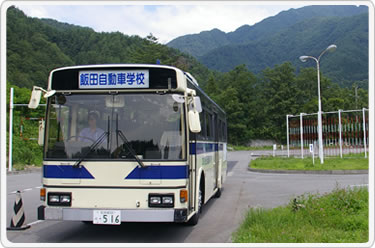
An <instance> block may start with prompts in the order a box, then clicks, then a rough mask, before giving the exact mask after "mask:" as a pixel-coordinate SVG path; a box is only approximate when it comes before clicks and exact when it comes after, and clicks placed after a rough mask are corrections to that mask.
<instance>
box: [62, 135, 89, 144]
mask: <svg viewBox="0 0 375 248" xmlns="http://www.w3.org/2000/svg"><path fill="white" fill-rule="evenodd" d="M72 138H82V139H87V140H90V141H92V142H93V143H94V142H95V140H93V139H91V138H88V137H85V136H79V135H73V136H70V137H69V138H68V139H67V140H66V141H69V140H71V139H72Z"/></svg>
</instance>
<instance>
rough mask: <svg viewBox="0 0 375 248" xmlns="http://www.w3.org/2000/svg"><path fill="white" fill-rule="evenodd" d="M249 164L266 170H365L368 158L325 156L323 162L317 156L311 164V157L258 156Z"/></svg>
mask: <svg viewBox="0 0 375 248" xmlns="http://www.w3.org/2000/svg"><path fill="white" fill-rule="evenodd" d="M249 166H251V168H254V169H266V170H367V169H368V166H369V162H368V158H364V157H359V156H358V157H356V156H354V157H353V156H350V157H344V158H325V160H324V164H321V163H320V160H319V158H315V165H313V162H312V158H311V157H309V158H304V159H301V158H284V157H272V156H269V157H260V158H257V159H256V160H253V161H251V162H250V164H249Z"/></svg>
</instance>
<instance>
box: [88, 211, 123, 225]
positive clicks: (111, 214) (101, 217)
mask: <svg viewBox="0 0 375 248" xmlns="http://www.w3.org/2000/svg"><path fill="white" fill-rule="evenodd" d="M92 222H93V224H98V225H120V224H121V211H120V210H94V211H93V221H92Z"/></svg>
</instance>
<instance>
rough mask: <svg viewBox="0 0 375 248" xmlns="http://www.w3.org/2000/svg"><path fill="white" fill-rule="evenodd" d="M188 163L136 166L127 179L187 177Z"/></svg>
mask: <svg viewBox="0 0 375 248" xmlns="http://www.w3.org/2000/svg"><path fill="white" fill-rule="evenodd" d="M186 178H188V166H187V165H170V166H166V165H158V166H153V165H151V166H146V167H144V168H142V167H136V168H134V170H133V171H132V172H130V174H129V175H128V176H127V177H125V179H186Z"/></svg>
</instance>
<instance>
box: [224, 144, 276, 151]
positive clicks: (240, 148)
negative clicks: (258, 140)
mask: <svg viewBox="0 0 375 248" xmlns="http://www.w3.org/2000/svg"><path fill="white" fill-rule="evenodd" d="M228 147H231V148H233V150H234V151H263V150H270V151H272V149H273V147H272V146H236V145H228Z"/></svg>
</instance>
